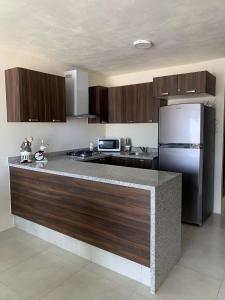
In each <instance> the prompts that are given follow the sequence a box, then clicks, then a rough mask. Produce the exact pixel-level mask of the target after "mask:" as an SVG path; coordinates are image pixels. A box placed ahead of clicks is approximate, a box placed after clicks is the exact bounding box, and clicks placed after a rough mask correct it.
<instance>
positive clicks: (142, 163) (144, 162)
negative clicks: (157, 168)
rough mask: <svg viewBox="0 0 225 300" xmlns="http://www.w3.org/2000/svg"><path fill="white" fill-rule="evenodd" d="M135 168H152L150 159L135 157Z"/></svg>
mask: <svg viewBox="0 0 225 300" xmlns="http://www.w3.org/2000/svg"><path fill="white" fill-rule="evenodd" d="M134 160H135V168H140V169H152V160H150V159H141V158H135V159H134Z"/></svg>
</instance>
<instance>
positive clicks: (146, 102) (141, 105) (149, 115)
mask: <svg viewBox="0 0 225 300" xmlns="http://www.w3.org/2000/svg"><path fill="white" fill-rule="evenodd" d="M136 89H137V104H136V109H135V111H136V122H137V123H154V122H156V123H157V122H158V119H159V107H160V101H159V100H158V99H155V98H154V97H153V83H152V82H148V83H142V84H137V85H136Z"/></svg>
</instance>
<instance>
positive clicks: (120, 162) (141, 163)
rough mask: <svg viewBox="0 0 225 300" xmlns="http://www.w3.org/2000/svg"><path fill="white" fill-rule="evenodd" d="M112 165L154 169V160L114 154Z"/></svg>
mask: <svg viewBox="0 0 225 300" xmlns="http://www.w3.org/2000/svg"><path fill="white" fill-rule="evenodd" d="M112 165H115V166H124V167H130V168H141V169H152V160H150V159H141V158H130V157H117V156H113V157H112Z"/></svg>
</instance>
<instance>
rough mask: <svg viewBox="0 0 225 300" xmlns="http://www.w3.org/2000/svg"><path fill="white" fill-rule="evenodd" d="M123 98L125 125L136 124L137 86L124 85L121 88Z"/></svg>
mask: <svg viewBox="0 0 225 300" xmlns="http://www.w3.org/2000/svg"><path fill="white" fill-rule="evenodd" d="M123 97H124V121H125V123H136V122H137V112H136V111H137V109H138V101H137V85H135V84H133V85H126V86H123Z"/></svg>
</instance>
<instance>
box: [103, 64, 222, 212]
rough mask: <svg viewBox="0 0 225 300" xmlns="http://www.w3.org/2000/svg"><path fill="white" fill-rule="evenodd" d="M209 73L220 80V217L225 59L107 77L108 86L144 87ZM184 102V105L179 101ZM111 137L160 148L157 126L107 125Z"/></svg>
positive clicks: (217, 180)
mask: <svg viewBox="0 0 225 300" xmlns="http://www.w3.org/2000/svg"><path fill="white" fill-rule="evenodd" d="M201 70H208V71H209V72H211V73H213V74H214V75H215V76H216V79H217V88H216V101H215V104H216V142H215V143H216V154H215V193H214V211H215V212H217V213H220V212H221V211H223V210H224V208H225V203H224V202H223V201H221V198H222V195H221V187H222V161H223V115H224V83H225V59H218V60H212V61H206V62H201V63H197V64H191V65H182V66H175V67H170V68H164V69H157V70H150V71H145V72H139V73H129V74H122V75H117V76H111V77H107V78H106V79H105V82H104V83H105V85H106V86H117V85H126V84H133V83H142V82H148V81H152V79H153V77H155V76H163V75H170V74H176V73H185V72H193V71H201ZM207 100H210V101H212V102H213V101H214V98H212V97H210V98H208V97H207V98H202V99H197V100H196V99H193V100H190V99H188V100H187V99H186V100H185V99H183V100H182V102H187V101H201V102H205V101H207ZM176 102H181V101H176ZM106 135H107V136H121V137H126V136H128V137H131V138H132V141H133V144H134V145H142V146H152V147H157V140H158V126H157V125H155V124H145V125H143V124H142V125H135V124H131V125H126V124H124V125H106Z"/></svg>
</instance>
